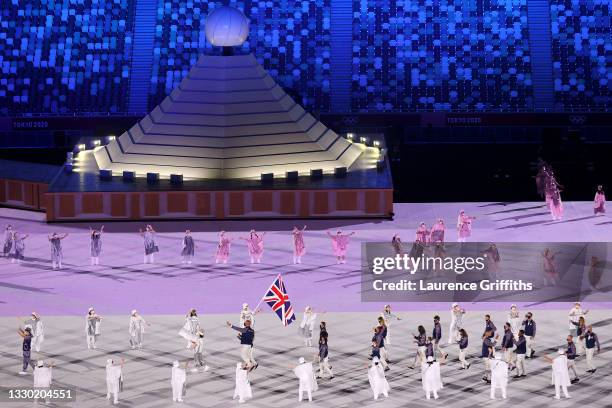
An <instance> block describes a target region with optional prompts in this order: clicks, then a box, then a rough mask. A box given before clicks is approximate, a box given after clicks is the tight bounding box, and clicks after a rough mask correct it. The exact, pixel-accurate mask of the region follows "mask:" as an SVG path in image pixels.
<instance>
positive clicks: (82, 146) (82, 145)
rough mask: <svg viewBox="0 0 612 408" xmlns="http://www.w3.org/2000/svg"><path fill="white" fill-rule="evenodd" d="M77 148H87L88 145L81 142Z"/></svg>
mask: <svg viewBox="0 0 612 408" xmlns="http://www.w3.org/2000/svg"><path fill="white" fill-rule="evenodd" d="M77 148H78V149H79V150H81V151H83V150H85V149H87V146H86V145H85V143H81V144H80V145H78V146H77Z"/></svg>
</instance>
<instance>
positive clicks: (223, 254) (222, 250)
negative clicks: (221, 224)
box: [215, 231, 232, 264]
mask: <svg viewBox="0 0 612 408" xmlns="http://www.w3.org/2000/svg"><path fill="white" fill-rule="evenodd" d="M231 245H232V238H230V237H229V236H228V235H227V234H226V233H225V231H221V232H220V233H219V244H218V245H217V253H216V254H215V263H219V262H222V263H224V264H226V263H227V261H228V260H229V255H230V246H231Z"/></svg>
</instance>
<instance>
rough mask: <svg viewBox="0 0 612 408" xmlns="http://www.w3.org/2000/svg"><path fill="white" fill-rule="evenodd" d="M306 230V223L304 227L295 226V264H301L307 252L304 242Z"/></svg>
mask: <svg viewBox="0 0 612 408" xmlns="http://www.w3.org/2000/svg"><path fill="white" fill-rule="evenodd" d="M305 230H306V225H304V228H302V229H299V228H298V227H293V231H292V234H293V264H294V265H295V264H301V263H302V256H304V254H305V253H306V245H305V244H304V231H305Z"/></svg>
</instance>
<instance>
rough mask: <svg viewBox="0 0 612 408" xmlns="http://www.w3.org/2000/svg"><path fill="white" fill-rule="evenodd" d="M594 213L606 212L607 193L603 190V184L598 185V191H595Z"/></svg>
mask: <svg viewBox="0 0 612 408" xmlns="http://www.w3.org/2000/svg"><path fill="white" fill-rule="evenodd" d="M593 213H594V214H595V215H597V214H605V213H606V194H605V193H604V191H603V186H602V185H599V186H597V191H596V192H595V200H594V204H593Z"/></svg>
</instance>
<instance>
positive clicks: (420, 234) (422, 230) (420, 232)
mask: <svg viewBox="0 0 612 408" xmlns="http://www.w3.org/2000/svg"><path fill="white" fill-rule="evenodd" d="M414 240H415V242H420V243H421V244H423V245H425V244H427V242H428V240H429V230H428V229H427V225H425V223H424V222H422V223H420V224H419V228H417V230H416V238H415V239H414Z"/></svg>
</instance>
